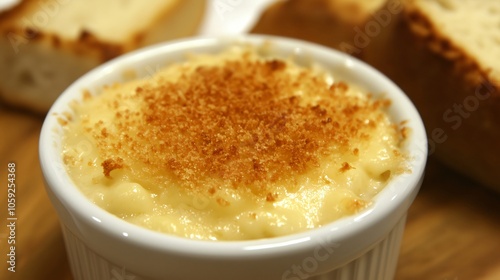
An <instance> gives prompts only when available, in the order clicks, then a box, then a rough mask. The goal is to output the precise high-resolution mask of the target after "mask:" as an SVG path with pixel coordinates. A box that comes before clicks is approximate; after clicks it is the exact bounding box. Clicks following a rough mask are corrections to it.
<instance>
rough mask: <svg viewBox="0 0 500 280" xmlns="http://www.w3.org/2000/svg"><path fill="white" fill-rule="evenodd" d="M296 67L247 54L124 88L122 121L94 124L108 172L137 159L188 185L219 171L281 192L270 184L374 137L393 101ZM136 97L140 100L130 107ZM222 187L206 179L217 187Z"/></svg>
mask: <svg viewBox="0 0 500 280" xmlns="http://www.w3.org/2000/svg"><path fill="white" fill-rule="evenodd" d="M293 66H294V68H293V69H297V66H296V65H293ZM290 67H291V65H290V62H289V61H286V60H278V59H268V60H266V59H255V58H254V57H252V56H251V55H250V54H248V53H244V54H242V55H241V57H239V58H237V59H232V60H227V61H225V62H223V63H221V64H218V65H206V66H205V65H201V66H197V67H195V68H194V69H192V70H187V71H185V72H183V73H181V74H179V77H178V79H175V80H170V79H162V77H161V76H160V77H159V78H158V79H157V80H156V82H151V81H149V82H148V81H146V82H143V83H142V84H140V85H139V86H137V87H135V89H134V92H133V93H132V94H121V95H119V97H118V98H117V99H116V100H115V101H114V102H113V103H112V104H111V105H110V106H111V107H113V110H116V113H115V115H114V120H113V123H112V124H109V123H103V122H98V123H96V124H95V126H94V127H93V131H94V133H93V134H94V137H95V138H96V139H97V144H98V147H99V149H100V150H101V152H102V154H104V155H105V156H104V158H105V160H104V162H103V163H102V166H103V173H104V175H105V176H106V177H109V176H110V172H111V171H112V170H113V169H117V168H124V167H126V166H127V161H130V160H133V161H138V162H141V163H142V164H143V166H144V168H143V169H144V170H143V171H145V172H146V173H149V174H150V175H151V174H160V173H161V174H165V173H168V174H169V175H170V176H174V177H175V178H177V179H178V182H180V183H181V184H183V185H184V186H185V187H189V188H197V187H199V186H201V185H203V184H204V182H205V181H207V180H209V179H210V178H217V179H220V180H221V181H222V182H229V184H230V185H232V186H233V187H235V188H236V187H248V188H250V189H251V191H252V192H254V193H260V194H262V195H263V196H265V197H267V200H268V201H273V200H275V196H274V195H272V194H271V193H270V191H269V190H267V188H266V184H268V183H270V182H277V181H287V180H291V179H290V178H293V177H294V176H295V175H297V174H301V173H304V172H306V171H307V170H308V169H310V168H314V167H317V166H318V165H319V162H320V160H321V158H324V157H326V156H332V155H334V154H335V153H354V154H355V155H357V154H358V152H359V151H360V148H359V147H357V146H356V145H355V144H353V143H360V140H362V141H369V140H370V129H372V128H374V127H376V125H377V122H378V121H379V120H380V119H381V118H382V117H383V112H382V110H380V109H381V108H383V107H387V106H389V104H390V102H389V101H388V100H377V101H372V100H370V99H369V98H366V97H363V98H360V97H359V96H356V95H352V94H349V86H348V85H346V84H345V83H333V84H328V83H327V81H326V80H325V79H324V78H322V77H321V76H320V75H317V73H314V72H313V71H311V69H309V68H299V70H298V72H293V71H295V70H293V71H292V72H293V73H294V74H293V75H291V74H290V73H292V72H290V71H291V69H290ZM114 90H118V91H119V90H120V88H119V87H116V88H114ZM127 99H131V100H132V101H133V102H136V103H138V104H140V106H139V107H138V108H137V109H136V108H134V109H131V108H128V107H123V106H121V102H122V101H123V100H127ZM109 126H112V128H110V127H109ZM116 155H119V161H117V160H116ZM339 168H340V170H342V171H345V170H349V169H350V168H352V167H351V166H350V165H349V164H348V163H347V162H346V163H344V164H343V165H342V166H340V167H339ZM216 189H217V186H215V188H214V186H210V188H207V190H208V192H209V193H210V194H213V193H215V192H216ZM220 203H221V204H224V202H222V201H220Z"/></svg>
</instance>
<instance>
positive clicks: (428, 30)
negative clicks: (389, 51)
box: [405, 1, 500, 95]
mask: <svg viewBox="0 0 500 280" xmlns="http://www.w3.org/2000/svg"><path fill="white" fill-rule="evenodd" d="M413 2H414V1H410V2H409V3H407V5H406V9H405V16H406V22H407V24H408V26H409V28H410V30H411V32H412V33H413V34H414V35H415V36H416V37H418V38H420V40H421V41H422V42H423V44H425V46H426V47H427V48H428V49H429V50H430V51H432V52H434V53H435V54H437V55H439V56H440V57H442V58H444V59H446V60H449V61H450V62H451V63H453V65H454V69H455V71H456V72H459V73H462V75H463V77H464V79H466V80H468V81H470V82H471V83H474V84H481V83H489V84H490V85H491V86H495V87H499V86H500V77H492V76H491V69H486V68H485V67H483V66H482V65H480V64H479V62H478V61H477V60H476V59H475V58H474V56H473V55H471V54H470V53H469V52H468V51H467V48H466V46H460V45H458V44H456V43H455V42H453V41H452V40H451V39H450V37H449V36H447V35H446V34H443V32H442V31H441V30H440V29H439V27H437V26H436V25H435V24H434V23H433V22H432V20H431V19H430V18H429V17H428V15H426V14H425V12H424V11H422V10H420V9H419V8H418V7H417V6H415V5H414V4H412V3H413ZM495 94H496V95H498V94H499V93H498V92H497V91H495Z"/></svg>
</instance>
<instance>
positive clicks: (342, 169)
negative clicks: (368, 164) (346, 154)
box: [339, 162, 354, 172]
mask: <svg viewBox="0 0 500 280" xmlns="http://www.w3.org/2000/svg"><path fill="white" fill-rule="evenodd" d="M353 168H354V167H352V166H351V165H350V164H349V163H348V162H344V163H342V167H341V168H340V169H339V171H340V172H346V171H347V170H351V169H353Z"/></svg>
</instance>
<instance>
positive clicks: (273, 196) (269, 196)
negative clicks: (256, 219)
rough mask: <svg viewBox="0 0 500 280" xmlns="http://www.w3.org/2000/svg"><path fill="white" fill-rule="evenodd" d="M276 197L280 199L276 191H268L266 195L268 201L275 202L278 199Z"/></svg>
mask: <svg viewBox="0 0 500 280" xmlns="http://www.w3.org/2000/svg"><path fill="white" fill-rule="evenodd" d="M276 199H278V194H276V193H268V194H267V196H266V201H267V202H274V201H276Z"/></svg>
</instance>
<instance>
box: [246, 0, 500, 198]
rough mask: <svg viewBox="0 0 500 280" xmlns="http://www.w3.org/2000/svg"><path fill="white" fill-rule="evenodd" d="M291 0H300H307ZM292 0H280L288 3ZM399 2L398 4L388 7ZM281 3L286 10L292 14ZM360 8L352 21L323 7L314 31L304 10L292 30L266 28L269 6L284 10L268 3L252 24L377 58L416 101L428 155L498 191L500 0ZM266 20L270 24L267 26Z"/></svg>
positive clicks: (411, 1)
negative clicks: (285, 31)
mask: <svg viewBox="0 0 500 280" xmlns="http://www.w3.org/2000/svg"><path fill="white" fill-rule="evenodd" d="M336 1H338V0H324V1H322V2H336ZM343 1H347V0H343ZM351 1H352V2H356V3H360V1H354V0H351ZM289 2H290V3H292V2H295V3H294V5H297V6H298V5H299V2H301V4H303V5H304V4H305V3H306V2H308V1H304V0H291V1H289ZM289 2H285V3H283V4H280V5H282V6H283V7H284V6H287V5H288V6H290V5H291V4H290V3H289ZM320 2H321V1H320ZM287 3H288V4H287ZM398 3H399V5H400V7H401V8H400V9H392V10H391V7H392V8H394V7H397V6H398ZM316 5H318V4H316ZM323 5H325V4H323ZM329 5H331V4H329ZM274 9H278V8H274ZM284 10H285V9H284V8H281V15H280V16H282V17H286V15H283V14H286V13H290V12H286V13H284V12H283V11H284ZM304 10H305V9H304ZM360 10H362V11H363V15H362V16H361V17H359V18H360V19H361V20H359V21H358V22H354V23H352V22H351V23H349V22H347V21H345V20H342V19H341V18H340V17H338V16H337V15H336V14H338V13H339V12H333V11H324V12H323V14H326V16H325V17H324V19H323V21H325V22H328V23H323V29H322V30H320V31H315V33H308V32H309V28H311V26H315V25H316V24H317V23H316V20H314V19H310V18H309V17H310V15H309V16H303V19H302V22H301V23H300V24H296V28H297V29H296V30H295V31H294V34H290V33H279V32H275V30H276V27H269V26H273V25H275V24H273V23H272V21H273V20H272V19H271V18H272V17H271V18H269V15H270V14H271V12H272V13H275V14H279V13H280V11H276V10H274V11H272V9H270V10H268V11H267V13H265V14H264V16H263V17H262V19H261V21H260V22H259V23H258V24H257V26H256V28H255V29H254V31H257V32H259V33H273V34H281V35H287V36H293V37H297V38H302V39H307V40H311V41H314V42H319V43H323V44H326V45H328V46H331V47H334V48H337V49H340V50H343V51H346V52H349V53H351V54H353V55H355V56H358V57H360V58H362V59H363V60H365V61H366V62H368V63H370V64H372V65H373V66H375V67H376V68H378V69H379V70H381V71H382V72H383V73H385V74H386V75H387V76H388V77H389V78H391V79H392V80H394V81H395V82H396V83H397V84H398V85H399V86H400V87H401V88H402V89H403V90H404V91H405V92H406V93H407V94H408V95H409V96H410V98H411V99H412V100H413V102H414V103H415V104H416V106H417V107H418V109H419V111H420V113H421V115H422V117H423V119H424V122H425V125H426V127H427V132H428V138H429V139H428V140H429V149H430V150H429V152H430V154H431V155H435V156H436V157H438V158H439V159H440V160H442V161H443V162H445V163H446V164H447V165H449V166H450V167H452V168H454V169H456V170H458V171H460V172H462V173H463V174H466V175H468V176H469V177H471V178H473V179H475V180H477V181H478V182H480V183H482V184H484V185H486V186H490V187H492V188H494V189H496V190H499V191H500V172H497V171H496V169H497V167H498V166H500V145H499V143H500V90H499V89H500V64H499V62H500V29H499V26H500V1H497V0H387V1H386V3H385V4H383V5H381V6H379V7H375V9H373V6H364V9H360ZM266 17H268V18H266ZM288 17H290V18H291V17H292V16H290V15H288ZM274 18H276V17H274ZM280 21H284V20H283V19H280ZM264 22H265V23H266V25H267V26H268V28H262V27H263V23H264ZM276 24H277V23H276ZM328 25H330V26H328ZM302 26H304V27H302ZM339 27H340V31H337V29H338V28H339ZM268 30H269V32H266V31H268ZM305 33H307V34H305ZM326 37H328V38H326Z"/></svg>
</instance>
